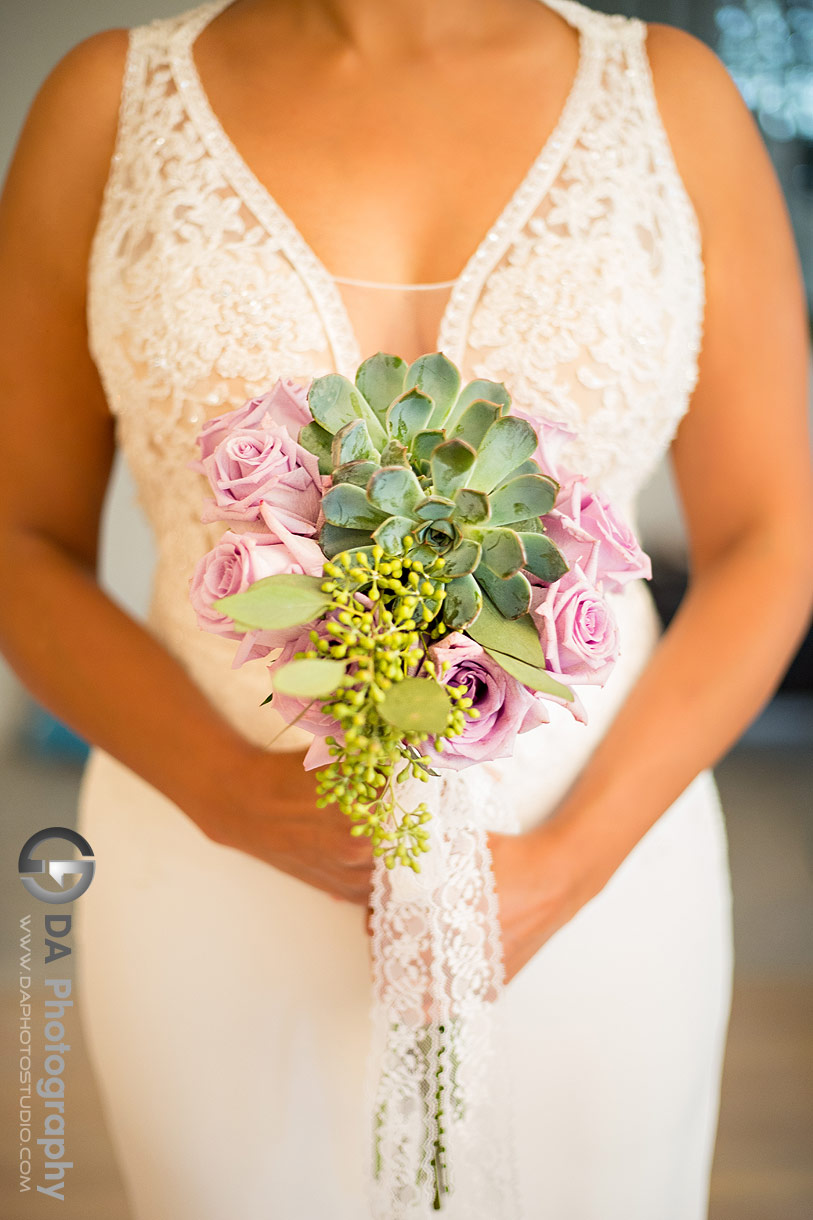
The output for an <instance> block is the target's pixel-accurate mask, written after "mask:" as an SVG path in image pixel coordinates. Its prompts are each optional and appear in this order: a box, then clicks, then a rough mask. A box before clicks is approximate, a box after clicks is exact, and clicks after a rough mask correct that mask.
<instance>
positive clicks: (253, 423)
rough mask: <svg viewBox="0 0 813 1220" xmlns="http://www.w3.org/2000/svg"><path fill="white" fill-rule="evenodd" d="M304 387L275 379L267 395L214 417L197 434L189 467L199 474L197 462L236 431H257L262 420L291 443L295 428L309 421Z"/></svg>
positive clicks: (305, 388) (291, 380)
mask: <svg viewBox="0 0 813 1220" xmlns="http://www.w3.org/2000/svg"><path fill="white" fill-rule="evenodd" d="M308 388H309V387H308V386H301V385H298V384H297V383H296V382H295V381H294V380H293V379H292V378H290V377H286V378H285V379H283V378H281V377H280V378H277V380H276V381H275V382H274V385H273V386H272V387H271V389H270V390H269V392H268V393H267V394H263V395H262V396H261V397H260V398H252V399H250V400H249V401H248V402H246V403H244V404H243V406H242V407H237V408H236V410H234V411H226V412H225V413H224V414H222V415H217V416H215V418H214V419H210V420H208V422H207V423H206V424H205V425H204V427H203V428H202V429H201V431H200V433H199V434H198V448H199V450H200V459H201V460H200V462H193V463H190V465H191V466H192V467H193V469H198V470H200V472H201V473H204V472H203V469H202V466H201V462H203V461H205V460H206V458H208V457H211V456H212V454H213V453H214V451H215V449H216V448H217V446H218V445H219V444H220V442H221V441H222V440H223V439H224V438H225V437H226V436H227V435H228V434H229V433H230V432H234V431H235V430H236V429H238V428H257V427H259V426H260V424H261V423H262V422H263V420H264V419H265V418H266V416H269V417H270V422H271V423H272V424H279V425H280V426H281V427H283V428H285V429H286V431H287V432H288V435H289V436H290V437H291V439H292V440H296V438H297V437H298V436H299V429H300V428H302V427H303V426H304V425H305V424H309V423H311V422H312V419H313V417H312V415H311V413H310V409H309V407H308Z"/></svg>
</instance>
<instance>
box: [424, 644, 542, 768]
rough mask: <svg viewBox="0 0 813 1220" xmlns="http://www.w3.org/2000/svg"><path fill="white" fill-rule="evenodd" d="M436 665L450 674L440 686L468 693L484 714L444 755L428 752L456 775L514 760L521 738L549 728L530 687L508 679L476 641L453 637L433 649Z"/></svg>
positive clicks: (469, 724)
mask: <svg viewBox="0 0 813 1220" xmlns="http://www.w3.org/2000/svg"><path fill="white" fill-rule="evenodd" d="M429 652H430V655H431V657H432V659H433V661H434V662H435V663H436V664H437V665H438V666H440V664H441V662H443V661H448V662H449V668H448V669H447V670H446V672H445V673H443V674H442V675H441V680H442V681H443V682H446V683H448V684H449V685H453V686H460V685H461V684H462V685H463V686H465V687H466V690H467V693H468V697H469V698H470V699H473V700H474V707H476V708H477V710H478V711H479V713H480V716H479V718H478V719H477V720H470V719H467V720H466V726H465V728H464V729H463V732H462V733H461V734H460V735H459V736H457V737H450V738H448V739H444V742H443V750H442V752H441V753H438V754H435V752H434V751H433V750H431V749H429V750H428V751H427V752H428V753H429V755H430V757H433V758H434V759H435V761H436V762H437V764H438V766H441V767H451V768H452V769H453V770H455V771H459V770H462V768H464V767H470V766H472V764H474V763H479V762H488V761H490V760H491V759H494V758H509V757H510V756H511V754H512V752H513V749H514V742H515V740H516V737H517V734H518V733H525V732H527V731H528V730H529V729H533V728H536V726H537V725H539V724H545V723H546V722H547V721H548V719H549V717H548V713H547V710H546V709H545V707H544V706H543V704H542V702H541V701H539V700H537V699H534V697H533V695H532V694H531V692H530V691H529V690H528V689H527V687H525V686H522V684H521V683H519V682H517V680H516V679H515V678H512V677H511V675H510V674H508V673H506V672H505V670H504V669H503V668H502V666H501V665H498V663H497V662H496V661H495V660H494V659H493V657H490V656H489V654H488V653H487V652H486V651H485V649H483V648H481V647H480V645H479V644H478V643H476V641H475V640H472V639H469V637H468V636H466V635H463V633H462V632H459V631H453V632H452V633H451V635H447V636H446V637H445V639H443V640H441V641H439V643H437V644H433V645H432V646H431V647H430V649H429Z"/></svg>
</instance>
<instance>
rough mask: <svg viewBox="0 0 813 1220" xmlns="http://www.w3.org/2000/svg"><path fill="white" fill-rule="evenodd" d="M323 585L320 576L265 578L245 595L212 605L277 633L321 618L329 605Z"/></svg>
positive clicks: (243, 622) (253, 626)
mask: <svg viewBox="0 0 813 1220" xmlns="http://www.w3.org/2000/svg"><path fill="white" fill-rule="evenodd" d="M321 584H322V577H321V576H305V575H302V574H299V575H298V574H296V573H289V572H286V573H282V574H281V575H279V576H264V577H263V578H262V580H257V581H255V582H254V584H253V585H249V587H248V588H247V589H245V590H244V591H243V592H242V593H231V594H229V596H228V597H219V598H217V600H216V601H215V602H214V603H213V605H215V606H216V607H217V609H218V610H219V611H220V612H221V613H222V614H226V615H228V616H229V618H233V619H235V621H239V623H240V624H241V625H242V626H244V627H247V628H251V629H260V630H264V631H276V630H281V629H283V628H285V627H299V626H300V625H302V624H304V623H310V622H312V620H313V619H315V618H318V616H319V615H320V614H323V613H324V611H325V610H326V609H327V607H328V606H329V605H330V598H329V597H328V596H327V594H325V593H323V592H322V590H321V588H320V586H321Z"/></svg>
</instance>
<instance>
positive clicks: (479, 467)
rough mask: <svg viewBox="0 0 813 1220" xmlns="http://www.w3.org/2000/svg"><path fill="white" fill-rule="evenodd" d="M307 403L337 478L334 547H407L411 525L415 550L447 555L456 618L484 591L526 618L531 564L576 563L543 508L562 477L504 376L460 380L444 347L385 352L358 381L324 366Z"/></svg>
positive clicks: (314, 433) (540, 567)
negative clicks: (548, 469) (517, 412)
mask: <svg viewBox="0 0 813 1220" xmlns="http://www.w3.org/2000/svg"><path fill="white" fill-rule="evenodd" d="M308 405H309V407H310V410H311V414H312V415H313V419H314V422H313V423H310V424H307V425H306V426H305V427H304V428H303V429H302V430H301V431H300V433H299V443H300V444H301V445H302V446H303V448H305V449H307V450H308V451H309V452H310V453H313V454H315V455H316V457H318V459H319V469H320V471H321V472H322V473H323V474H330V475H331V476H332V481H333V486H332V487H331V488H330V490H329V491H327V492H326V493H325V496H324V497H323V500H322V510H323V513H324V516H325V524H324V526H323V527H322V530H321V533H320V536H319V543H320V545H321V547H322V550H323V551H324V552H325V554H326V555H327V556H328V557H329V558H332V557H333V556H335V555H337V554H339V553H340V552H342V551H344V550H347V549H348V548H350V547H363V546H365V545H374V544H376V543H377V544H378V545H380V546H381V547H383V548H384V550H385V551H386V552H388V553H389V554H393V555H400V554H403V553H404V550H405V541H404V540H405V539H406V538H407V537H409V539H410V540H411V542H413V543H414V545H412V547H411V549H410V557H411V559H412V560H413V561H414V560H416V559H418V560H421V561H423V562H428V561H431V560H432V559H433V558H434V557H435V556H436V555H441V556H442V557H443V560H444V569H443V570H444V578H445V579H446V580H447V583H446V600H445V603H444V620H445V622H446V625H447V626H448V627H449V628H454V629H462V628H464V627H466V626H468V625H469V624H471V623H473V622H474V620H475V619H476V618H477V616H478V614H479V613H480V610H481V608H482V605H483V594H484V593H485V594H486V595H487V597H488V598H489V599H490V600H491V602H492V603H493V604H494V606H495V607H496V608H497V610H498V611H499V612H500V614H501V615H502V616H503V617H504V618H507V619H517V618H519V617H520V616H521V615H523V614H525V613H526V612H527V610H528V607H529V605H530V596H531V587H530V584H529V582H528V579H527V576H526V575H525V572H530V573H533V575H535V576H537V577H539V578H540V579H541V580H545V581H548V582H552V581H555V580H558V579H559V577H560V576H562V575H563V574H564V573H565V572H566V571H567V563H566V562H565V559H564V557H563V555H562V553H561V552H560V551H559V550H558V548H557V547H556V546H555V545H554V543H553V542H552V540H551V539H550V538H549V537H548V536H547V534H546V533H545V529H544V526H543V523H542V521H541V519H540V518H541V517H543V516H544V515H545V513H547V512H549V511H550V510H551V509H552V508H553V505H554V502H555V500H556V495H557V493H558V490H559V485H558V483H556V481H555V480H554V479H552V478H550V477H549V476H548V475H546V474H544V473H543V472H542V471H541V470H540V468H539V466H538V465H537V463H536V462H535V461H534V459H533V458H532V456H531V455H532V454H533V453H534V451H535V450H536V447H537V437H536V434H535V432H534V429H533V428H532V427H531V426H530V424H528V423H527V422H526V421H525V420H522V419H518V418H517V417H516V416H512V415H510V414H508V410H509V407H510V405H511V396H510V394H509V393H508V390H507V389H506V387H505V385H504V384H503V383H502V382H499V381H487V380H479V379H478V380H474V381H470V382H468V383H467V384H466V385H465V386H463V387H462V388H461V377H460V372H459V370H458V368H457V367H456V365H455V364H453V363H452V361H451V360H449V359H448V358H447V357H446V356H445V355H444V354H443V353H442V352H432V353H430V354H429V355H424V356H421V357H419V358H418V359H417V360H415V361H414V362H413V363H412V364H409V365H408V364H407V362H406V361H405V360H403V359H401V357H400V356H394V355H391V354H388V353H385V352H377V353H376V354H375V355H374V356H370V357H369V358H368V359H367V360H365V361H363V363H362V364H360V365H359V368H358V370H357V371H356V376H355V383H353V382H351V381H350V380H348V378H346V377H343V376H342V375H341V374H339V373H328V374H326V375H325V376H322V377H317V378H315V379H314V380H313V381H312V383H311V386H310V389H309V392H308ZM407 545H410V543H407Z"/></svg>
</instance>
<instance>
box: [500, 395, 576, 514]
mask: <svg viewBox="0 0 813 1220" xmlns="http://www.w3.org/2000/svg"><path fill="white" fill-rule="evenodd" d="M510 414H511V415H516V416H517V418H518V419H524V420H525V422H526V423H529V424H530V425H531V427H532V428H533V430H534V432H535V433H536V435H537V439H538V441H539V443H538V445H537V447H536V451H535V452H534V453H533V454H532V455H531V456H532V458H533V459H534V461H536V462H537V463H538V465H539V469H540V470H541V471H542V473H543V474H546V475H548V476H549V477H550V478H552V479H555V480H556V482H557V483H558V484H559V489H560V490H559V497H557V499H558V498H560V497H561V495H562V492H563V491H564V490H565V489H566V488H568V487H570V486H571V485H572V484H573V482H574V481H575V480H576V478H577V477H578V476H577V475H576V474H574V473H573V471H572V470H570V469H569V468H568V467H567V466H566V465H564V463H563V462H562V452H563V450H564V449H565V448H566V446H567V445H568V444H570V442H571V441H573V440H575V439H576V433H575V432H574V431H573V429H572V428H569V427H568V426H567V424H562V423H560V422H559V421H558V420H554V419H546V418H544V417H542V416H539V415H531V414H530V413H529V412H528V411H522V410H520V409H518V408H515V407H513V406H512V407H511V410H510Z"/></svg>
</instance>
